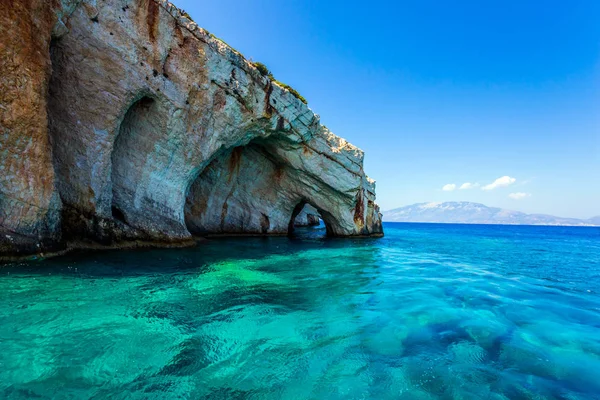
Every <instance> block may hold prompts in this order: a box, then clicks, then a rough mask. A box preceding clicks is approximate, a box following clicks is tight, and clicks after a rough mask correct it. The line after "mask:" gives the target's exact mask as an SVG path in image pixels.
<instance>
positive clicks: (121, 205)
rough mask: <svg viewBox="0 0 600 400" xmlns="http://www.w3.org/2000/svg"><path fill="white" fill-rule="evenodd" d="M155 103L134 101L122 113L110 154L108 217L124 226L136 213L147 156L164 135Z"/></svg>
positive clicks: (153, 101) (150, 99)
mask: <svg viewBox="0 0 600 400" xmlns="http://www.w3.org/2000/svg"><path fill="white" fill-rule="evenodd" d="M159 107H160V106H159V104H158V101H156V100H155V99H153V98H150V97H148V96H144V97H142V98H141V99H139V100H137V101H135V102H134V103H133V104H132V105H131V106H130V107H129V109H128V110H127V112H126V113H125V116H124V117H123V121H122V122H121V125H120V127H119V132H118V134H117V137H116V139H115V142H114V145H113V150H112V153H111V165H112V168H111V176H110V179H111V184H112V201H111V214H112V217H113V219H115V220H117V221H120V222H123V223H127V221H128V220H129V217H130V215H131V214H132V213H133V212H134V210H135V209H136V206H135V203H136V202H135V197H136V196H135V195H136V190H137V188H138V186H139V185H141V184H143V178H142V176H143V173H144V170H145V164H146V162H147V157H148V154H150V153H152V152H153V150H154V147H155V143H156V142H157V141H158V139H159V138H160V136H161V135H162V132H163V127H162V125H163V122H162V118H163V115H162V113H161V112H160V108H159Z"/></svg>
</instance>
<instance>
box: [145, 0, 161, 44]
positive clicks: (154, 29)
mask: <svg viewBox="0 0 600 400" xmlns="http://www.w3.org/2000/svg"><path fill="white" fill-rule="evenodd" d="M159 12H160V9H159V6H158V4H157V3H156V2H155V1H154V0H148V14H147V16H146V22H147V23H148V34H149V36H150V40H151V41H152V42H154V41H155V40H156V36H158V22H159V19H158V17H159V15H158V14H159Z"/></svg>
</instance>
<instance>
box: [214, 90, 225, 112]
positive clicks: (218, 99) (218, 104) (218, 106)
mask: <svg viewBox="0 0 600 400" xmlns="http://www.w3.org/2000/svg"><path fill="white" fill-rule="evenodd" d="M226 102H227V98H226V96H225V92H224V91H223V90H218V91H217V92H216V93H215V97H214V100H213V110H214V111H219V110H222V109H223V107H225V103H226Z"/></svg>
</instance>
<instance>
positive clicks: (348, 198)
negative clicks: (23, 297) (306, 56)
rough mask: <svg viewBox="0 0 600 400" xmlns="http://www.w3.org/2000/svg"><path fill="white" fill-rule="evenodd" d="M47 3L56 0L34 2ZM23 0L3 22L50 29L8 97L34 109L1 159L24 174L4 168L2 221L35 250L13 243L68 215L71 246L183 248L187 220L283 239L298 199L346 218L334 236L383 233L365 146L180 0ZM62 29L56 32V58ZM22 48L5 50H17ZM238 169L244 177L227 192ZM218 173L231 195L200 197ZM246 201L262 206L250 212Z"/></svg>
mask: <svg viewBox="0 0 600 400" xmlns="http://www.w3.org/2000/svg"><path fill="white" fill-rule="evenodd" d="M36 2H37V3H39V4H42V3H43V4H44V7H39V8H35V7H33V8H32V6H31V5H33V4H34V3H35V4H37V3H36ZM19 4H20V3H19ZM27 4H29V5H25V3H24V4H23V6H22V7H21V6H20V7H19V8H14V10H13V9H12V8H9V10H3V11H2V12H0V18H2V21H5V22H6V23H7V24H6V26H11V25H10V24H12V23H13V22H14V21H17V20H18V21H21V20H22V21H29V20H31V18H33V17H35V18H37V17H40V18H41V17H43V18H42V19H44V21H46V22H45V23H44V26H43V28H44V29H41V30H40V32H39V35H37V34H36V35H33V36H31V35H29V34H24V35H21V36H22V37H25V38H26V40H29V41H30V43H25V45H26V46H29V47H26V48H27V49H29V50H31V52H29V51H28V52H23V53H22V54H30V53H31V54H35V55H36V57H37V55H42V56H43V57H41V58H40V59H39V60H38V59H37V58H35V57H34V58H30V59H24V60H23V61H22V64H23V68H16V69H11V71H17V72H15V73H14V74H13V75H15V76H14V77H15V79H14V81H20V80H21V78H20V74H22V73H25V72H27V73H29V72H31V74H32V75H31V76H26V77H25V78H26V79H24V80H23V81H24V82H25V81H26V82H28V85H29V84H31V87H29V86H27V88H25V89H27V90H22V91H21V92H19V90H17V89H18V88H17V89H15V90H12V89H11V88H9V89H10V90H9V91H7V92H6V95H10V96H13V97H14V99H15V102H11V103H8V104H9V109H8V114H10V115H13V114H14V115H17V114H18V113H14V112H13V111H15V110H17V111H18V110H19V109H21V108H22V107H19V105H20V104H21V103H20V102H25V103H26V104H30V105H32V107H30V109H27V110H25V111H27V112H26V113H25V114H22V115H21V114H19V115H20V116H23V121H25V122H27V123H21V122H19V121H16V122H19V123H18V124H16V125H14V124H13V125H14V126H12V125H11V126H12V128H11V129H10V130H9V131H10V136H9V140H8V141H7V142H6V152H5V155H6V156H5V157H3V158H2V157H0V165H1V166H2V167H4V168H5V170H7V171H14V173H11V174H5V175H6V176H4V177H2V178H3V179H2V181H3V182H4V183H5V185H4V186H3V189H2V190H0V217H1V218H2V219H1V220H0V231H1V232H4V231H8V232H9V233H11V232H14V233H17V234H19V235H22V236H24V237H26V238H27V239H28V241H31V242H32V243H33V244H34V245H35V248H33V250H31V249H32V248H31V246H29V249H28V250H27V246H25V245H24V244H23V243H17V242H15V245H14V246H13V245H12V244H10V247H11V248H17V249H21V248H22V249H24V251H34V252H35V251H37V250H36V249H38V248H44V246H41V247H38V246H37V245H38V244H39V241H41V240H43V239H51V241H54V242H57V241H59V240H61V239H60V235H61V224H60V219H61V218H60V216H62V227H63V229H62V233H63V240H64V239H65V238H66V239H67V240H69V237H71V238H76V239H79V238H81V237H87V238H88V239H92V240H98V241H101V242H103V243H104V242H106V241H110V242H113V243H114V242H119V241H122V240H123V241H125V240H146V239H149V240H156V241H158V242H165V241H166V242H176V241H181V240H182V239H183V240H189V239H190V237H191V236H190V233H189V232H188V229H187V228H186V223H187V226H188V227H190V230H196V229H200V228H202V229H207V230H209V231H212V230H213V229H214V233H218V232H224V231H229V230H235V231H242V232H247V233H250V232H257V233H260V234H271V233H278V232H281V233H282V234H285V233H287V228H288V224H289V216H290V215H291V214H292V212H293V209H294V207H295V205H296V204H298V202H299V201H301V200H302V199H305V200H306V201H308V202H310V203H311V204H313V205H315V206H316V207H317V208H318V209H319V210H323V213H326V212H329V213H330V214H331V215H332V216H334V217H335V218H333V217H332V218H331V221H328V222H330V225H331V226H330V228H331V234H332V235H336V236H346V235H348V236H355V235H380V234H381V233H382V229H381V216H380V214H379V210H378V208H377V206H376V204H375V203H374V200H375V186H374V182H373V181H371V180H370V179H368V178H367V176H366V175H365V172H364V170H363V152H362V151H361V150H359V149H357V148H356V147H354V146H352V145H350V144H349V143H347V142H346V141H344V140H343V139H341V138H339V137H337V136H335V135H333V134H332V133H331V132H329V130H328V129H327V128H325V127H324V126H322V125H320V123H319V117H318V115H316V114H315V113H313V111H312V110H311V109H310V108H308V106H307V105H306V104H305V103H304V102H302V101H301V100H300V99H299V98H297V97H296V96H294V94H293V93H292V92H290V91H289V90H286V89H285V88H284V87H282V86H280V85H279V84H278V83H276V82H274V81H271V80H270V79H269V77H267V76H263V75H262V74H261V73H260V71H259V70H258V69H257V68H255V66H254V65H253V64H252V63H251V62H249V61H248V60H246V59H245V58H244V57H243V56H242V55H241V54H240V53H239V52H237V51H235V50H234V49H232V48H231V47H229V46H227V45H226V44H225V43H223V42H222V41H220V40H218V39H216V38H215V37H214V36H212V35H210V34H209V33H208V32H206V31H205V30H204V29H202V28H200V27H198V26H197V25H196V24H195V23H194V22H192V21H190V20H189V18H188V16H187V15H186V14H185V13H182V12H181V11H179V10H178V9H177V8H176V7H174V6H173V5H172V4H170V3H169V2H168V1H166V0H147V1H130V2H128V7H127V10H125V11H124V10H123V6H122V1H120V0H106V1H102V2H96V1H91V0H74V1H66V0H63V1H59V2H53V3H52V4H50V3H47V2H46V3H44V2H41V1H39V0H36V1H35V2H33V3H31V4H30V3H27ZM28 7H29V8H28ZM7 11H8V12H7ZM13 11H15V12H16V11H18V12H19V13H20V14H19V15H21V17H23V16H24V18H22V19H15V18H13V16H12V15H11V13H12V12H13ZM37 13H41V14H44V15H43V16H42V15H40V16H36V15H37ZM99 16H100V17H99ZM30 17H31V18H30ZM149 17H151V20H152V24H151V25H152V30H151V32H149V31H148V29H149V28H148V27H149V25H148V24H146V22H147V21H148V18H149ZM35 18H34V19H35ZM11 21H13V22H11ZM98 21H100V22H98ZM53 24H54V26H53ZM0 25H1V24H0ZM33 25H35V24H33ZM33 25H32V24H31V23H25V24H23V26H20V25H19V26H17V27H16V28H18V29H16V31H15V32H25V33H27V32H29V33H30V31H29V30H28V29H29V28H30V27H31V26H33ZM2 26H4V25H2ZM51 31H52V32H51ZM13 36H14V37H19V35H16V36H15V35H13ZM13 36H11V37H13ZM51 37H56V38H58V37H60V39H58V40H55V41H53V42H52V46H51V47H52V52H51V54H50V55H49V57H48V54H47V49H48V48H49V47H50V38H51ZM10 44H11V46H9V47H7V49H8V50H9V51H12V50H10V49H12V48H18V46H20V45H21V44H20V43H19V40H18V39H17V40H12V39H11V41H10ZM15 46H16V47H15ZM44 52H45V53H44ZM49 58H51V59H49ZM28 63H29V64H28ZM50 63H51V68H50ZM34 70H35V71H34ZM28 71H29V72H28ZM34 72H35V73H34ZM10 73H11V74H12V73H13V72H10ZM34 75H35V76H34ZM11 76H12V75H11ZM11 79H12V78H11ZM9 80H10V79H9ZM47 89H48V92H47V91H46V90H47ZM46 95H47V97H46ZM11 98H12V97H11ZM46 100H47V101H46ZM44 111H47V114H46V113H45V112H44ZM11 113H12V114H11ZM46 115H47V118H46ZM5 120H7V119H5ZM7 121H8V120H7ZM9 122H10V121H9ZM16 122H15V123H16ZM11 123H12V122H11ZM34 125H35V126H34ZM11 126H9V128H10V127H11ZM45 127H48V128H49V129H48V130H49V132H47V131H46V129H45ZM13 128H14V129H13ZM148 132H149V133H148ZM48 139H49V140H48ZM238 148H241V150H240V149H238ZM27 149H29V150H31V151H29V152H27V151H25V153H24V150H27ZM236 149H237V150H236ZM17 154H21V155H22V157H20V158H19V157H14V155H17ZM239 155H241V156H240V157H238V156H239ZM236 157H237V158H236ZM236 159H239V160H240V161H243V160H246V161H244V162H246V163H247V164H249V165H250V164H252V163H258V164H257V165H263V166H266V168H265V169H264V171H257V173H258V172H260V173H261V174H262V175H260V174H259V175H257V176H264V177H265V178H264V182H260V180H256V179H254V180H252V179H246V180H244V176H246V175H244V174H241V175H240V174H237V173H236V174H237V175H236V174H234V173H233V171H235V170H236V169H235V168H234V169H232V172H229V163H230V161H229V160H233V161H231V165H235V164H236V163H235V160H236ZM224 160H227V161H224ZM247 160H253V161H252V162H248V161H247ZM223 163H225V164H226V165H223ZM50 164H52V165H53V167H54V168H51V167H50ZM219 165H221V166H222V168H217V167H218V166H219ZM267 167H268V168H267ZM53 170H54V171H53ZM242 170H245V169H241V168H240V171H242ZM250 170H251V169H250ZM219 171H220V172H219ZM53 172H55V174H53ZM113 172H114V173H113ZM267 172H268V174H267V175H265V174H266V173H267ZM211 174H212V175H211ZM234 175H236V176H238V178H236V179H237V182H247V183H245V184H238V185H237V189H235V190H233V191H232V192H231V194H229V192H225V188H229V189H232V186H231V182H228V178H229V177H232V179H233V176H234ZM199 176H200V177H201V178H198V177H199ZM210 177H213V178H214V179H221V178H219V177H222V178H224V180H219V184H218V185H214V186H218V187H219V188H220V189H219V190H220V191H221V192H224V193H222V194H223V195H222V196H221V193H220V192H219V193H216V192H215V193H212V195H211V196H209V197H208V198H207V199H205V200H202V199H201V198H199V197H198V196H197V194H199V193H201V192H202V191H200V192H198V191H197V189H198V188H199V187H202V186H203V185H202V184H201V183H200V182H202V181H203V180H205V179H208V178H210ZM246 177H247V176H246ZM197 178H198V179H197ZM211 179H212V178H211ZM232 182H233V180H232ZM273 182H275V184H274V183H273ZM253 183H256V184H255V185H254V184H253ZM7 189H8V190H7ZM202 190H208V189H202ZM211 190H214V188H213V189H211ZM188 193H189V194H188ZM244 193H246V194H245V195H244ZM248 193H250V196H249V195H248ZM221 197H222V198H221ZM226 198H227V199H228V200H227V201H225V199H226ZM210 199H212V200H210ZM217 199H220V200H219V201H217ZM236 199H238V200H236ZM242 199H251V200H252V201H249V202H243V201H241V200H242ZM204 203H207V204H206V205H205V206H203V204H204ZM219 203H220V204H219ZM244 204H246V205H244ZM248 204H250V205H251V206H253V210H262V211H260V212H258V211H257V212H254V211H253V212H251V213H250V212H247V211H248V210H245V209H244V208H245V207H249V205H248ZM265 204H268V205H269V206H268V207H266V206H265ZM265 207H266V208H265ZM203 208H204V209H205V210H206V212H197V211H198V210H201V209H203ZM192 210H193V211H192ZM222 216H223V217H222ZM29 239H31V240H29ZM32 243H30V245H31V244H32ZM42 245H43V243H42ZM52 246H54V244H53V245H52ZM4 248H6V246H4V243H0V252H2V251H4V250H3V249H4Z"/></svg>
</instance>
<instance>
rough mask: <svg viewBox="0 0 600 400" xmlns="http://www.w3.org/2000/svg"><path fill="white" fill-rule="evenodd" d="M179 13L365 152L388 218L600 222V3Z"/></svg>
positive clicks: (267, 5) (212, 4)
mask: <svg viewBox="0 0 600 400" xmlns="http://www.w3.org/2000/svg"><path fill="white" fill-rule="evenodd" d="M175 4H176V5H177V6H179V7H181V8H183V9H185V10H186V11H187V12H188V13H189V14H190V15H191V16H192V17H193V18H194V20H195V21H196V22H197V23H198V24H199V25H200V26H202V27H204V28H206V29H208V30H209V31H211V32H212V33H214V34H215V35H216V36H218V37H220V38H222V39H223V40H225V41H226V42H227V43H229V44H230V45H231V46H233V47H235V48H236V49H238V50H239V51H241V52H242V53H243V54H244V55H245V56H246V57H247V58H251V59H252V60H254V61H261V62H263V63H265V64H266V65H267V66H268V67H269V69H271V71H273V73H274V75H275V76H276V77H277V79H278V80H280V81H282V82H286V83H288V84H290V85H291V86H293V87H294V88H296V89H297V90H298V91H299V92H300V93H301V94H302V95H303V96H304V97H306V99H307V100H308V103H309V106H310V107H311V108H312V109H313V110H314V111H315V112H316V113H317V114H319V115H320V116H321V122H322V123H324V124H325V125H327V126H328V127H329V128H330V129H331V130H332V131H333V132H335V133H336V134H338V135H339V136H342V137H344V138H346V139H348V140H349V141H350V142H352V143H353V144H355V145H357V146H359V147H360V148H362V149H363V150H365V152H366V157H365V169H366V171H367V173H368V174H369V176H371V177H372V178H374V179H375V180H377V197H378V203H379V204H380V205H381V208H382V210H387V209H391V208H395V207H399V206H402V205H407V204H412V203H416V202H425V201H455V200H464V201H477V202H481V203H484V204H486V205H490V206H499V207H504V208H510V209H514V210H519V211H524V212H540V213H550V214H554V215H559V216H565V217H580V218H587V217H591V216H594V215H600V117H599V116H600V23H598V21H599V20H600V1H597V0H589V1H579V0H571V1H552V0H550V1H527V0H520V1H516V0H503V1H493V0H490V1H481V0H461V1H427V0H420V1H416V0H414V1H377V0H373V1H368V2H365V1H354V0H346V1H337V0H333V1H317V0H302V1H301V0H286V1H281V0H278V1H277V0H257V1H252V2H250V1H242V0H219V1H218V2H216V1H197V0H175ZM502 177H506V178H504V179H501V180H500V181H499V183H498V184H497V185H494V187H493V188H491V189H490V188H489V187H488V190H484V189H483V187H485V186H486V185H490V184H492V183H493V182H495V181H496V180H497V179H499V178H502ZM467 182H469V183H472V184H473V186H474V187H472V188H470V189H460V187H461V186H462V185H463V184H464V183H467ZM453 184H454V185H456V187H455V188H454V190H443V188H444V186H445V185H450V186H446V189H451V188H452V186H451V185H453ZM477 185H478V186H477ZM511 194H512V196H511Z"/></svg>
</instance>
